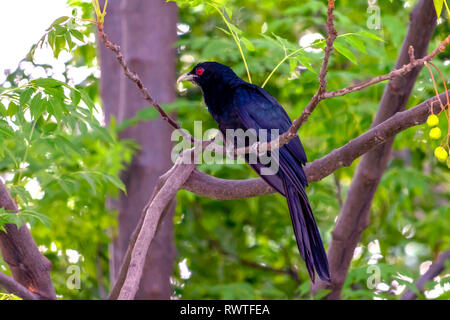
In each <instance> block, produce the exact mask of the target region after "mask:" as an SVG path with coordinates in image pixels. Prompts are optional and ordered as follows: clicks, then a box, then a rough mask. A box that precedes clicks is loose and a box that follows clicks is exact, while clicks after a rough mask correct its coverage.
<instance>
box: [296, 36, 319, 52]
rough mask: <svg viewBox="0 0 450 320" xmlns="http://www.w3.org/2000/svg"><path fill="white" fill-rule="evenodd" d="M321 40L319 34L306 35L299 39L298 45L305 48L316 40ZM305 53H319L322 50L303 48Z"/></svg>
mask: <svg viewBox="0 0 450 320" xmlns="http://www.w3.org/2000/svg"><path fill="white" fill-rule="evenodd" d="M319 39H323V36H322V35H321V34H320V33H317V32H316V33H306V34H304V35H303V36H301V37H300V40H299V41H298V44H299V45H300V46H301V47H307V46H309V45H311V43H313V42H314V41H316V40H319ZM305 51H306V52H321V51H322V49H314V48H305Z"/></svg>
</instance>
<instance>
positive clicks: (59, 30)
mask: <svg viewBox="0 0 450 320" xmlns="http://www.w3.org/2000/svg"><path fill="white" fill-rule="evenodd" d="M53 27H54V28H55V31H56V35H57V36H63V35H64V34H65V33H66V32H67V29H66V28H64V27H61V26H59V25H54V26H53Z"/></svg>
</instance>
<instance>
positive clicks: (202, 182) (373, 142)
mask: <svg viewBox="0 0 450 320" xmlns="http://www.w3.org/2000/svg"><path fill="white" fill-rule="evenodd" d="M446 94H447V93H442V94H441V95H440V96H439V99H441V100H442V101H446V100H445V99H444V98H445V97H446ZM436 101H438V98H437V97H433V98H431V99H428V100H427V101H424V102H422V103H421V104H419V105H418V106H416V107H414V108H411V109H409V110H406V111H403V112H398V113H396V114H395V115H394V116H393V117H391V118H389V119H388V120H386V121H384V122H382V123H380V124H379V125H378V126H376V127H374V128H372V129H370V130H369V131H367V132H365V133H364V134H362V135H361V136H359V137H357V138H355V139H353V140H351V141H350V142H348V143H347V144H345V145H344V146H342V147H340V148H338V149H335V150H333V151H331V152H330V153H329V154H327V155H326V156H324V157H322V158H320V159H317V160H315V161H313V162H311V163H309V164H307V165H306V167H305V173H306V176H307V178H308V181H309V182H315V181H320V180H322V179H323V178H325V177H327V176H329V175H330V174H332V173H333V172H334V171H336V170H337V169H339V168H342V167H346V166H349V165H351V164H352V163H353V161H354V160H355V159H357V158H358V157H360V156H361V155H363V154H365V153H366V152H368V151H369V150H371V149H373V148H375V147H376V146H379V145H381V144H383V143H385V142H386V141H387V140H389V139H391V138H392V137H394V136H395V135H396V134H398V133H399V132H401V131H403V130H406V129H408V128H411V127H413V126H416V125H420V124H423V123H425V122H426V119H427V117H428V116H429V115H430V110H433V113H439V112H440V111H441V110H442V109H441V106H440V105H439V104H438V103H434V102H436ZM445 107H446V108H448V105H447V106H445ZM182 188H183V189H185V190H188V191H191V192H193V193H195V194H198V195H201V196H205V197H208V198H212V199H217V200H233V199H243V198H250V197H257V196H261V195H266V194H271V193H274V192H276V191H275V190H274V189H272V187H270V186H269V185H268V184H267V183H266V182H264V180H263V179H261V178H253V179H247V180H226V179H220V178H216V177H212V176H210V175H207V174H206V173H203V172H200V171H198V170H194V171H193V173H192V175H191V176H190V177H189V179H188V180H187V181H186V182H185V183H184V185H183V186H182Z"/></svg>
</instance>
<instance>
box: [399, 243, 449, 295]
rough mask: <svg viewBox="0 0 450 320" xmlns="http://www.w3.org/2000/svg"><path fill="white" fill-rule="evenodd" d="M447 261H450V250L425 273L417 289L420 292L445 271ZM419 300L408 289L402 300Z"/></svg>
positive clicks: (418, 282) (440, 256) (441, 255)
mask: <svg viewBox="0 0 450 320" xmlns="http://www.w3.org/2000/svg"><path fill="white" fill-rule="evenodd" d="M447 259H450V250H447V251H444V252H442V253H441V254H440V255H439V256H438V257H437V259H436V260H435V261H433V264H432V265H431V266H430V268H429V269H428V270H427V272H425V273H424V274H423V275H422V276H421V277H420V278H419V280H418V281H417V284H416V287H417V289H418V290H419V291H420V292H423V290H424V288H425V284H426V283H427V282H428V281H431V280H433V278H434V277H436V276H438V275H439V274H440V273H441V272H442V271H444V269H445V262H446V261H447ZM416 298H417V294H416V293H415V292H414V291H412V290H411V289H408V290H406V291H405V293H404V294H403V296H402V298H401V300H414V299H416Z"/></svg>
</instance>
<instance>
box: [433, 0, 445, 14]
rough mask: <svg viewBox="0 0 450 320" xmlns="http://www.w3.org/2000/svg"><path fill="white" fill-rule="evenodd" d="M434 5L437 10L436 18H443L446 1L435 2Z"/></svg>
mask: <svg viewBox="0 0 450 320" xmlns="http://www.w3.org/2000/svg"><path fill="white" fill-rule="evenodd" d="M433 3H434V9H435V10H436V16H437V17H438V18H439V17H440V16H441V12H442V6H443V4H444V0H433Z"/></svg>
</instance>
